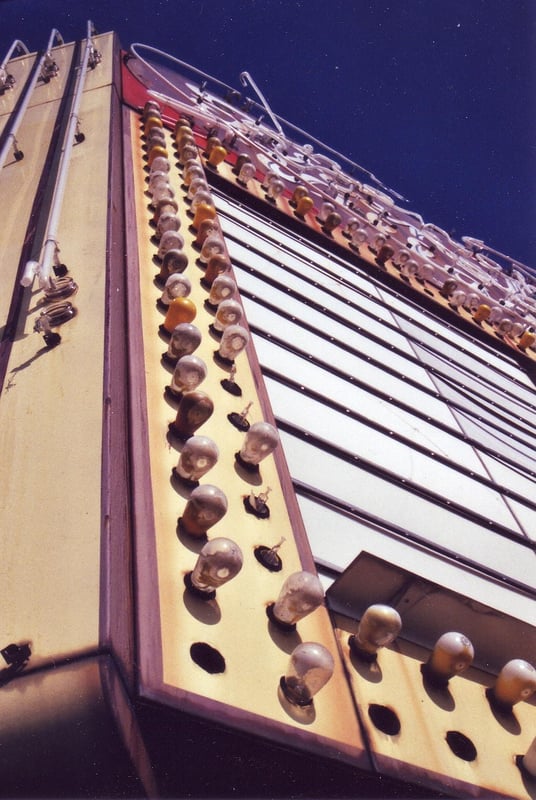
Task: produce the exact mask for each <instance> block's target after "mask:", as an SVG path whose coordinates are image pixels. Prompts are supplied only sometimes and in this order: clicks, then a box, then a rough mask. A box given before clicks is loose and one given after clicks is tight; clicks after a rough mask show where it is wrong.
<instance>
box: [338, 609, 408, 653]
mask: <svg viewBox="0 0 536 800" xmlns="http://www.w3.org/2000/svg"><path fill="white" fill-rule="evenodd" d="M401 628H402V620H401V619H400V615H399V613H398V611H396V609H394V608H391V606H386V605H383V604H381V603H376V604H375V605H372V606H369V607H368V608H367V610H366V611H365V613H364V614H363V616H362V617H361V622H360V623H359V627H358V629H357V633H355V634H354V635H352V636H350V639H349V640H348V644H349V645H350V648H351V650H352V652H353V653H354V654H355V655H356V656H358V658H362V659H364V660H366V661H375V660H376V657H377V653H378V650H379V649H380V648H381V647H385V646H386V645H388V644H391V642H392V641H393V640H394V639H396V637H397V636H398V634H399V633H400V630H401Z"/></svg>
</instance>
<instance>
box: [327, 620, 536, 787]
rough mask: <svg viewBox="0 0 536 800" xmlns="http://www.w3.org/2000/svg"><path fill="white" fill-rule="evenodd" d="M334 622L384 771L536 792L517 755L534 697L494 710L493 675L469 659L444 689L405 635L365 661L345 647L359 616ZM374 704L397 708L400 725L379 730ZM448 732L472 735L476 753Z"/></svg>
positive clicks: (523, 747) (533, 717) (528, 730)
mask: <svg viewBox="0 0 536 800" xmlns="http://www.w3.org/2000/svg"><path fill="white" fill-rule="evenodd" d="M336 624H337V625H338V626H339V627H338V630H337V635H338V638H339V641H340V646H341V650H342V652H343V654H344V659H345V661H346V664H347V668H348V674H349V676H350V684H351V687H352V690H353V692H354V696H355V698H356V701H357V704H358V707H359V710H360V713H361V716H362V719H363V722H364V725H365V728H366V731H367V736H368V737H369V740H370V742H371V747H372V752H373V755H374V756H375V757H376V759H377V762H378V765H379V768H380V771H386V772H391V774H396V775H400V776H403V777H405V778H406V779H409V778H410V775H411V774H413V776H414V777H415V776H417V778H418V779H419V780H422V781H423V782H424V783H425V785H426V777H424V776H425V775H426V773H428V774H429V775H435V776H436V779H435V780H436V784H435V785H437V780H439V782H440V785H441V786H442V788H445V789H446V790H447V791H448V790H449V788H450V789H451V790H452V791H455V790H456V783H459V782H463V783H465V784H469V785H471V786H474V787H480V789H482V790H485V794H486V795H488V794H489V793H491V792H494V793H496V794H502V795H504V796H506V797H514V798H534V796H535V793H534V791H533V790H532V791H531V789H530V785H529V782H527V780H524V779H523V776H522V774H521V772H520V770H519V768H518V767H517V765H516V761H515V759H516V756H518V755H524V754H525V753H526V751H527V750H528V748H529V745H530V744H531V742H532V740H533V738H534V734H535V731H536V708H535V706H534V705H533V704H531V703H527V702H521V703H518V704H517V705H516V706H514V709H513V713H512V715H501V714H498V713H496V712H494V711H493V710H492V709H491V707H490V705H489V703H488V700H487V698H486V695H485V690H486V688H487V687H488V686H491V685H493V682H494V677H493V676H491V675H488V674H486V673H484V672H483V671H481V670H478V669H475V668H472V667H471V668H470V669H469V670H467V672H465V673H463V675H460V676H457V677H455V678H452V679H451V680H450V681H449V684H448V688H446V689H434V688H430V687H429V686H425V685H424V683H423V678H422V674H421V664H422V663H424V662H426V661H427V659H428V656H429V652H428V651H427V650H425V649H424V648H422V647H418V646H416V645H413V644H411V643H409V642H406V641H404V640H402V639H400V638H399V639H397V640H396V642H394V644H393V645H391V646H389V647H385V648H382V649H381V650H380V651H379V653H378V659H377V662H375V663H372V664H366V663H364V662H361V661H359V660H358V659H356V657H355V656H354V655H353V654H352V653H351V651H350V649H349V647H348V636H349V634H350V633H355V631H356V630H357V623H355V622H354V621H352V620H349V619H345V618H343V617H338V618H337V621H336ZM371 705H377V706H380V707H381V708H382V709H388V710H389V711H391V712H394V714H396V717H397V718H398V720H399V723H400V732H399V733H397V734H395V735H393V734H390V733H388V732H385V730H380V729H379V728H378V727H377V726H376V725H375V724H374V722H373V721H372V719H371V716H370V707H371ZM389 711H388V712H387V713H389ZM448 732H454V733H455V734H462V735H463V736H464V737H467V739H469V740H470V742H471V743H472V744H473V745H474V747H475V748H476V758H475V759H474V760H468V759H466V758H463V757H460V756H459V755H455V754H454V753H453V752H452V750H451V748H450V747H449V745H448V743H447V738H446V737H447V733H448ZM462 753H463V754H465V755H468V754H469V751H468V750H462ZM385 759H389V761H386V760H385ZM533 784H534V782H533ZM533 789H534V786H533ZM470 794H472V792H470ZM475 794H476V792H475Z"/></svg>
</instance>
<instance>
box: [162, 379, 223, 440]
mask: <svg viewBox="0 0 536 800" xmlns="http://www.w3.org/2000/svg"><path fill="white" fill-rule="evenodd" d="M213 412H214V403H213V402H212V400H211V399H210V397H209V396H208V395H207V394H205V392H200V391H199V390H196V391H194V392H187V393H186V394H183V396H182V397H181V401H180V403H179V407H178V409H177V416H176V418H175V420H174V421H173V422H172V423H171V425H170V426H169V427H170V431H171V432H172V433H173V434H175V436H178V437H179V439H187V438H188V437H189V436H192V435H193V434H194V433H195V431H196V430H198V428H200V427H201V426H202V425H204V423H205V422H206V421H207V420H208V419H210V417H211V416H212V414H213Z"/></svg>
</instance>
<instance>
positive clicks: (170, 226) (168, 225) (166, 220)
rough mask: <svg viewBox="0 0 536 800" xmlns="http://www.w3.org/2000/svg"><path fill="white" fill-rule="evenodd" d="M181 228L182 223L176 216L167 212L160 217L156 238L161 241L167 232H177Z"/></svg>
mask: <svg viewBox="0 0 536 800" xmlns="http://www.w3.org/2000/svg"><path fill="white" fill-rule="evenodd" d="M180 226H181V221H180V219H179V218H178V217H177V215H176V214H173V213H171V212H169V211H166V212H164V213H162V214H160V216H159V217H158V224H157V226H156V233H155V236H156V238H157V239H161V238H162V235H163V234H164V233H166V232H167V231H174V232H177V231H178V230H179V228H180Z"/></svg>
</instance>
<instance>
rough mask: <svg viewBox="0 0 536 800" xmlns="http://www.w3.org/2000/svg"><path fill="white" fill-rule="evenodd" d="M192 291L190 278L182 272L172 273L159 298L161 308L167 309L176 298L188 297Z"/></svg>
mask: <svg viewBox="0 0 536 800" xmlns="http://www.w3.org/2000/svg"><path fill="white" fill-rule="evenodd" d="M191 291H192V283H191V281H190V278H188V277H187V276H186V275H183V274H182V273H181V272H172V273H171V275H170V276H169V277H168V278H167V279H166V283H165V284H164V291H163V292H162V295H161V297H160V298H159V303H160V305H161V306H164V307H165V308H167V307H168V306H169V304H170V303H171V301H172V300H174V299H175V298H176V297H188V295H189V294H190V292H191Z"/></svg>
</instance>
